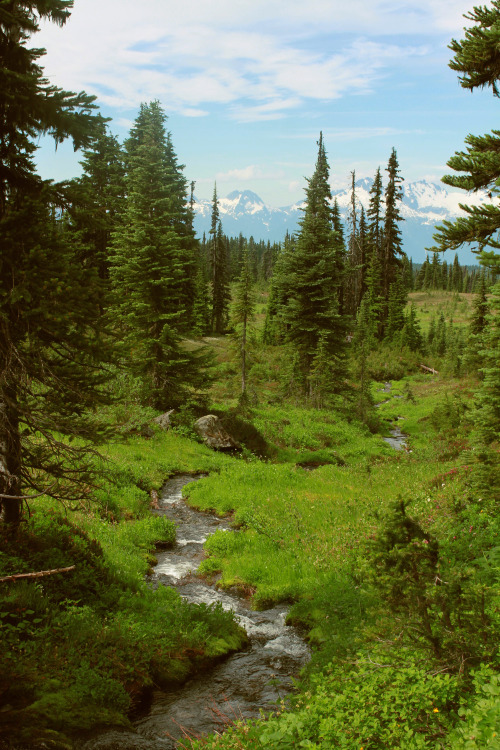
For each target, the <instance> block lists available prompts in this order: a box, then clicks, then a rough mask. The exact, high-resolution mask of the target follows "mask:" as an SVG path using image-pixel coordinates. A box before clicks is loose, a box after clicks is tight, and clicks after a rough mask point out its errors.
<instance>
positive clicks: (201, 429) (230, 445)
mask: <svg viewBox="0 0 500 750" xmlns="http://www.w3.org/2000/svg"><path fill="white" fill-rule="evenodd" d="M193 428H194V431H195V432H196V434H197V435H199V436H200V437H201V439H202V440H203V442H204V443H205V445H208V447H209V448H212V449H213V450H216V451H231V450H238V449H239V447H240V446H239V445H238V443H237V442H236V440H235V439H234V438H233V437H231V435H230V434H229V433H228V432H227V430H225V429H224V427H223V426H222V422H221V421H220V419H219V417H217V416H215V414H207V415H206V416H205V417H200V419H197V420H196V422H195V423H194V425H193Z"/></svg>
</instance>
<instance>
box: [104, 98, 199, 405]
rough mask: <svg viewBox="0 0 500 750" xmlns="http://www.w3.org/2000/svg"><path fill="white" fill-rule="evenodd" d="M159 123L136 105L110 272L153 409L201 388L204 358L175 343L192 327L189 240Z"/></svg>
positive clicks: (154, 113)
mask: <svg viewBox="0 0 500 750" xmlns="http://www.w3.org/2000/svg"><path fill="white" fill-rule="evenodd" d="M165 121H166V116H165V114H164V112H163V110H162V108H161V107H160V105H159V103H158V102H156V101H155V102H151V103H150V104H142V105H141V108H140V112H139V115H138V117H137V119H136V121H135V124H134V127H133V128H132V130H131V133H130V138H129V139H128V140H127V142H126V144H125V146H126V161H127V178H126V187H127V196H128V198H127V206H126V210H125V212H124V215H123V221H122V224H121V226H120V227H119V228H118V230H117V231H116V232H115V235H114V255H113V259H112V266H111V278H112V282H113V289H114V305H115V310H116V313H117V314H118V316H119V319H120V320H121V322H122V326H123V336H124V340H125V341H126V343H127V348H128V351H129V357H128V363H127V365H128V367H129V369H130V371H131V372H133V373H134V374H135V375H137V376H138V377H139V378H140V380H141V383H142V394H143V398H144V401H145V402H146V403H149V404H150V405H151V406H154V407H155V408H157V409H166V408H167V407H172V406H176V405H178V404H179V403H181V402H182V401H183V400H184V399H185V398H186V397H187V394H188V393H189V392H190V390H191V389H192V388H198V387H200V386H201V385H202V383H203V380H204V373H203V358H202V357H199V356H197V355H195V354H193V353H192V352H188V351H186V349H185V348H184V347H183V346H182V343H181V334H182V333H184V332H185V331H186V329H187V328H188V325H187V323H186V321H189V323H190V324H191V326H192V304H193V300H194V291H192V292H190V299H189V300H188V299H187V296H188V294H187V293H188V291H190V290H191V289H192V288H193V286H194V283H193V284H192V282H191V278H192V275H193V267H194V262H195V261H194V252H195V240H194V232H193V229H192V218H191V214H190V212H189V208H188V200H187V186H186V181H185V180H184V178H183V177H182V176H181V175H180V174H179V168H178V167H177V165H176V160H175V158H174V155H173V149H172V145H171V140H170V137H169V136H168V135H167V133H166V131H165ZM188 305H189V307H188Z"/></svg>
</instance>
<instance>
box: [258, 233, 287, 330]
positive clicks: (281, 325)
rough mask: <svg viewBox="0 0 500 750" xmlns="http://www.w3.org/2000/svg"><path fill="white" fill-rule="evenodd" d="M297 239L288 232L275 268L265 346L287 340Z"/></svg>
mask: <svg viewBox="0 0 500 750" xmlns="http://www.w3.org/2000/svg"><path fill="white" fill-rule="evenodd" d="M294 252H295V237H294V236H293V235H292V236H291V235H290V234H289V233H288V232H287V234H286V236H285V241H284V244H283V248H282V249H281V250H280V252H279V253H278V257H277V259H276V264H275V266H274V272H273V277H272V281H271V288H270V290H269V300H268V305H267V311H266V320H265V322H264V331H263V334H262V340H263V342H264V343H265V344H282V343H284V341H285V340H286V331H287V323H286V308H287V305H288V302H289V300H290V298H291V297H292V295H293V275H292V263H293V255H294Z"/></svg>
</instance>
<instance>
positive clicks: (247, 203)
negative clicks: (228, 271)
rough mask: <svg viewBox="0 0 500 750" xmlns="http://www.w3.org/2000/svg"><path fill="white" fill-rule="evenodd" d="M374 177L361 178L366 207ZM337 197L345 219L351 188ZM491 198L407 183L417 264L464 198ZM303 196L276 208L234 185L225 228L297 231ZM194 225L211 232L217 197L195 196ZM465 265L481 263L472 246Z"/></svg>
mask: <svg viewBox="0 0 500 750" xmlns="http://www.w3.org/2000/svg"><path fill="white" fill-rule="evenodd" d="M372 184H373V180H372V179H370V178H368V177H365V178H363V179H360V180H358V181H357V182H356V197H357V200H358V203H359V205H360V206H361V205H363V206H364V207H365V209H366V208H367V207H368V203H369V199H370V188H371V186H372ZM334 198H336V199H337V202H338V204H339V208H340V211H341V214H342V218H343V220H344V223H345V222H346V218H347V214H348V207H349V204H350V200H351V191H350V189H346V190H340V191H338V192H337V193H335V194H334ZM485 200H486V196H485V195H484V194H474V195H470V196H469V195H466V194H465V193H463V192H462V191H448V190H447V189H446V188H445V187H444V186H443V185H441V184H439V183H434V182H429V181H427V180H418V181H416V182H408V183H406V182H404V183H403V201H402V205H401V214H402V216H403V217H404V219H405V220H404V221H403V222H401V231H402V234H403V246H404V249H405V251H406V253H407V255H408V256H409V257H410V258H412V259H413V260H414V261H415V262H417V263H422V262H423V261H424V260H425V255H426V253H425V248H426V247H430V246H431V245H432V244H433V239H432V235H433V233H434V231H435V229H434V228H435V226H436V225H437V224H440V223H441V222H442V221H443V220H446V219H447V220H453V219H455V218H456V217H457V216H460V215H463V212H462V211H461V209H460V207H459V203H475V204H480V203H483V202H484V201H485ZM302 206H303V201H300V202H298V203H294V204H293V205H291V206H285V207H283V208H272V207H271V206H268V205H266V204H265V203H264V201H263V200H262V198H260V196H259V195H257V193H254V192H253V191H252V190H233V191H232V192H231V193H229V195H227V196H226V197H225V198H220V199H219V210H220V218H221V221H222V228H223V231H224V233H225V234H226V235H228V236H231V237H233V236H238V235H239V234H240V233H241V234H242V235H243V236H244V237H250V236H252V237H253V238H254V239H255V240H266V241H267V240H269V241H270V242H281V241H282V240H283V239H284V237H285V234H286V232H287V231H288V232H290V233H293V232H296V231H297V229H298V222H299V220H300V218H301V216H302V211H301V207H302ZM194 208H195V213H196V215H195V221H194V226H195V229H196V231H197V233H198V235H199V236H200V237H201V236H202V235H203V232H205V233H207V234H208V230H209V229H210V216H211V210H212V202H211V201H210V200H196V201H195V205H194ZM444 257H445V259H446V260H448V261H450V260H453V257H454V253H446V255H445V256H444ZM459 258H460V262H461V263H462V264H471V263H472V264H475V263H477V258H476V256H475V255H474V254H473V253H472V252H471V251H470V248H463V249H461V250H460V251H459Z"/></svg>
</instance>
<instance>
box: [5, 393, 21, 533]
mask: <svg viewBox="0 0 500 750" xmlns="http://www.w3.org/2000/svg"><path fill="white" fill-rule="evenodd" d="M15 403H16V393H15V389H14V388H9V387H8V386H7V387H5V388H4V389H3V391H0V494H1V495H12V496H13V497H12V498H8V497H2V498H0V503H1V514H0V518H1V520H2V521H3V523H4V524H5V525H6V526H8V527H9V529H10V533H12V534H15V532H16V531H17V529H18V527H19V524H20V522H21V511H22V500H20V499H19V496H20V495H21V438H20V435H19V419H18V416H17V410H16V409H15V406H14V405H15Z"/></svg>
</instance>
